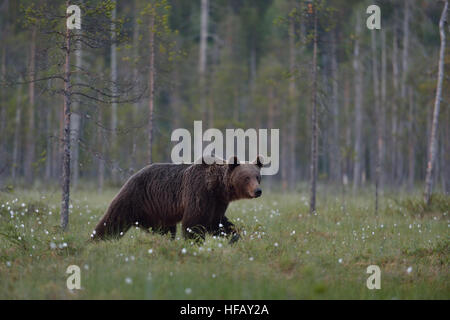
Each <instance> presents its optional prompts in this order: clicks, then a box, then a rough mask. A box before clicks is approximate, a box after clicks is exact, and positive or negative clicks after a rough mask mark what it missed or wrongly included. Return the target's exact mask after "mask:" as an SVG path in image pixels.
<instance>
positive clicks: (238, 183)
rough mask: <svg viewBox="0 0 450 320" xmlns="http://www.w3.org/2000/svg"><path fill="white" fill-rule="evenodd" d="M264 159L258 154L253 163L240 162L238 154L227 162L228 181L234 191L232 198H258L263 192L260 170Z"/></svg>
mask: <svg viewBox="0 0 450 320" xmlns="http://www.w3.org/2000/svg"><path fill="white" fill-rule="evenodd" d="M262 166H263V159H262V157H261V156H258V157H257V158H256V160H255V162H253V163H240V162H239V160H238V158H237V157H236V156H234V157H231V158H230V160H229V161H228V163H227V183H228V187H229V189H230V190H231V192H232V195H231V199H230V200H238V199H251V198H258V197H260V196H261V194H262V190H261V186H260V183H261V174H260V170H261V167H262Z"/></svg>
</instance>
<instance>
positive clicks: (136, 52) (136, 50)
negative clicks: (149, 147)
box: [131, 0, 140, 171]
mask: <svg viewBox="0 0 450 320" xmlns="http://www.w3.org/2000/svg"><path fill="white" fill-rule="evenodd" d="M138 17H139V10H138V1H137V0H135V2H134V23H133V58H134V64H133V79H134V80H135V81H137V80H138V79H139V70H138V64H137V62H138V59H139V23H138ZM134 94H135V96H136V97H137V96H138V94H139V87H138V86H137V84H135V91H134ZM139 105H140V103H139V101H136V102H134V108H133V121H136V120H137V119H138V118H139ZM132 139H133V142H132V143H133V146H132V150H131V169H132V170H133V171H134V170H135V169H136V167H137V159H136V150H137V132H136V133H135V134H133V138H132Z"/></svg>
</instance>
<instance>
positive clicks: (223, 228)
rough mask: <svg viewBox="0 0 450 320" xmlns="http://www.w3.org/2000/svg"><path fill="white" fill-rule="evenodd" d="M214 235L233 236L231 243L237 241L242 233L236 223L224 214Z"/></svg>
mask: <svg viewBox="0 0 450 320" xmlns="http://www.w3.org/2000/svg"><path fill="white" fill-rule="evenodd" d="M214 235H216V236H225V237H228V236H231V238H230V241H229V243H230V244H232V243H235V242H236V241H238V240H239V238H240V235H239V233H238V231H237V228H236V227H235V225H234V224H233V223H232V222H231V221H230V220H228V218H227V217H225V216H223V217H222V219H220V222H219V224H218V229H217V230H216V231H215V232H214Z"/></svg>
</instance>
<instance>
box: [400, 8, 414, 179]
mask: <svg viewBox="0 0 450 320" xmlns="http://www.w3.org/2000/svg"><path fill="white" fill-rule="evenodd" d="M404 2H405V9H404V15H405V16H404V19H403V51H402V77H401V87H400V99H401V106H402V112H404V114H406V112H407V110H408V97H407V94H408V84H407V77H408V68H409V63H408V62H409V20H410V2H411V1H410V0H404ZM411 121H412V119H411ZM400 123H401V124H402V123H404V121H400ZM400 127H401V128H400V130H401V131H403V130H404V127H405V126H404V125H401V126H400ZM402 151H403V150H399V152H400V154H399V155H400V156H399V158H398V164H399V166H400V170H401V171H400V177H399V181H398V182H400V183H401V182H402V178H403V167H404V161H403V160H404V152H402Z"/></svg>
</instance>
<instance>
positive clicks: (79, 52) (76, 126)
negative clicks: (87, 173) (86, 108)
mask: <svg viewBox="0 0 450 320" xmlns="http://www.w3.org/2000/svg"><path fill="white" fill-rule="evenodd" d="M77 32H79V33H81V32H82V30H77ZM75 45H76V48H75V68H76V72H77V75H76V82H81V81H80V79H81V76H80V73H81V72H82V70H81V69H82V67H83V66H82V63H83V48H82V43H81V41H77V43H76V44H75ZM78 99H80V98H78ZM70 121H71V131H70V135H71V136H70V141H71V144H72V146H71V159H70V160H71V164H72V186H73V189H76V188H77V186H78V179H79V175H80V170H79V168H80V165H79V161H78V159H79V153H80V148H79V146H80V144H79V138H80V129H81V117H80V104H79V103H78V101H77V100H75V101H74V102H73V108H72V115H71V119H70Z"/></svg>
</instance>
